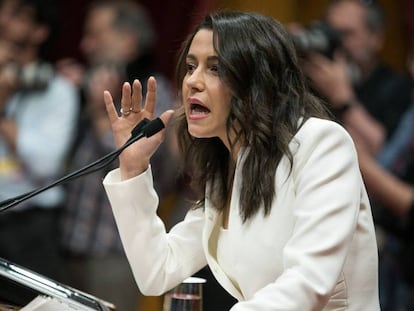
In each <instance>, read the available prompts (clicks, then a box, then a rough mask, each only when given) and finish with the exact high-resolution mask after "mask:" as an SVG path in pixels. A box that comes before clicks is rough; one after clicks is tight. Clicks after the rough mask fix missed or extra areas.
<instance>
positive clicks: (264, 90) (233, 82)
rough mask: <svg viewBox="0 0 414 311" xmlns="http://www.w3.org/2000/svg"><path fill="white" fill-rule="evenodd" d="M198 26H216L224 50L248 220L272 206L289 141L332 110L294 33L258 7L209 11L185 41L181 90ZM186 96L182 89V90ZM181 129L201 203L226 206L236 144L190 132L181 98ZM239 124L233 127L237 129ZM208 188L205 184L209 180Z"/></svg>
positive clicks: (219, 49) (222, 71) (222, 65)
mask: <svg viewBox="0 0 414 311" xmlns="http://www.w3.org/2000/svg"><path fill="white" fill-rule="evenodd" d="M200 29H210V30H212V31H213V41H214V48H215V51H216V53H217V55H218V58H219V77H220V79H221V80H222V82H223V83H224V84H225V85H226V86H228V87H229V88H230V90H231V91H232V94H233V98H232V102H231V104H232V107H231V112H230V115H229V116H228V119H227V129H228V133H229V131H230V130H231V129H232V125H233V124H235V121H237V123H238V124H240V125H241V129H240V130H238V131H237V137H236V139H235V140H233V141H231V143H232V144H233V145H234V144H235V143H236V141H241V142H243V146H245V147H247V148H243V150H246V151H247V152H246V154H245V161H244V165H243V168H242V176H243V181H242V185H241V191H240V215H241V217H242V219H243V221H246V220H247V219H249V217H251V216H253V215H254V214H256V213H257V212H258V211H259V210H260V209H262V210H263V212H264V214H265V215H266V214H268V213H269V211H270V208H271V204H272V200H273V198H274V196H275V195H276V193H275V186H274V185H275V171H276V168H277V166H278V164H279V162H280V160H281V158H282V157H283V156H287V157H288V158H289V160H290V163H291V165H292V164H293V157H292V154H291V152H290V150H289V146H288V145H289V142H290V141H291V140H292V138H293V136H294V135H295V133H296V132H297V131H298V128H299V126H300V124H299V123H300V120H301V118H303V119H302V120H303V121H302V123H303V122H304V121H305V120H306V119H308V118H309V117H311V116H315V117H320V118H329V114H328V112H327V109H326V108H325V106H324V105H323V103H322V102H321V101H320V100H319V99H318V98H316V97H315V96H314V95H313V94H312V93H311V92H310V91H309V88H308V86H307V83H306V80H305V77H304V75H303V73H302V70H301V69H300V67H299V64H298V58H297V54H296V50H295V47H294V45H293V42H292V40H291V37H290V35H289V34H288V33H287V32H286V30H285V29H284V27H283V26H282V25H281V24H280V23H279V22H278V21H276V20H275V19H273V18H271V17H268V16H264V15H261V14H258V13H251V12H249V13H247V12H217V13H213V14H209V15H207V16H206V17H205V19H204V20H203V21H202V22H201V23H200V24H199V25H198V26H197V27H196V28H195V30H194V31H193V32H192V33H191V34H190V36H189V37H188V39H187V40H186V41H185V42H184V44H183V46H182V49H181V53H180V55H179V59H178V63H177V68H176V78H177V81H176V83H177V86H178V89H179V90H181V87H182V83H183V78H184V76H185V74H186V70H187V68H186V56H187V53H188V50H189V47H190V45H191V42H192V40H193V38H194V36H195V34H196V33H197V32H198V31H199V30H200ZM179 97H180V99H182V98H181V93H179ZM176 121H177V123H176V125H177V135H178V137H177V138H178V143H179V149H180V152H181V153H182V159H183V163H184V171H185V172H186V173H187V174H188V175H189V176H190V178H191V184H192V186H193V189H194V190H195V193H196V198H197V200H198V202H199V203H198V204H197V205H196V206H203V205H204V204H203V203H204V201H205V198H206V197H208V198H209V200H211V202H212V203H213V206H215V208H217V209H218V210H223V209H224V208H225V206H226V201H227V200H228V198H229V197H230V196H231V187H232V183H231V182H229V180H232V177H233V175H234V165H232V164H231V163H232V156H233V154H232V153H233V150H230V151H229V150H228V149H227V148H226V147H225V145H224V144H223V143H222V141H221V140H220V139H219V138H217V137H212V138H194V137H192V136H191V135H190V134H189V133H188V128H187V127H188V124H187V120H186V116H185V112H184V109H183V106H181V107H180V108H179V109H178V112H177V119H176ZM233 130H234V129H233ZM207 184H210V185H212V187H209V189H210V191H209V192H208V193H207V192H206V185H207Z"/></svg>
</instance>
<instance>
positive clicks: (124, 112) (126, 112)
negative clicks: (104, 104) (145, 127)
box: [120, 108, 132, 117]
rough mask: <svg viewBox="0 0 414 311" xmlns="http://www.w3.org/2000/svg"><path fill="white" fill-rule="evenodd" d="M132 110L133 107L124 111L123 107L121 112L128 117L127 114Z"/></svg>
mask: <svg viewBox="0 0 414 311" xmlns="http://www.w3.org/2000/svg"><path fill="white" fill-rule="evenodd" d="M131 110H132V109H131V108H130V109H129V110H127V111H124V109H122V108H121V110H120V112H121V114H122V115H123V116H124V117H126V116H127V115H129V114H130V113H131Z"/></svg>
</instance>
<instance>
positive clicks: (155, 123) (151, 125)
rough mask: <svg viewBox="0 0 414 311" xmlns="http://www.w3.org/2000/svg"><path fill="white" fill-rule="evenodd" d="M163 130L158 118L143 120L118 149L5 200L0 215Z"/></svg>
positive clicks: (82, 173)
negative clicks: (43, 184) (56, 178)
mask: <svg viewBox="0 0 414 311" xmlns="http://www.w3.org/2000/svg"><path fill="white" fill-rule="evenodd" d="M163 128H164V123H163V122H162V120H161V119H160V118H156V119H154V120H152V121H150V120H148V119H146V118H144V119H143V120H141V122H139V123H138V124H137V125H136V126H135V127H134V128H133V129H132V131H131V137H130V138H129V139H128V140H127V141H126V142H125V144H123V145H122V146H121V147H120V148H118V149H116V150H114V151H112V152H111V153H109V154H107V155H105V156H103V157H102V158H100V159H98V160H96V161H95V162H92V163H90V164H88V165H86V166H84V167H82V168H80V169H79V170H77V171H75V172H72V173H69V174H68V175H65V176H63V177H62V178H60V179H58V180H56V181H54V182H53V183H51V184H49V185H46V186H43V187H41V188H37V189H35V190H32V191H30V192H27V193H24V194H21V195H18V196H16V197H13V198H10V199H6V200H4V201H1V202H0V213H1V212H3V211H5V210H7V209H9V208H11V207H13V206H16V205H18V204H20V203H22V202H23V201H26V200H27V199H30V198H31V197H34V196H35V195H38V194H40V193H42V192H44V191H46V190H48V189H50V188H53V187H55V186H57V185H60V184H63V183H66V182H68V181H71V180H74V179H76V178H78V177H81V176H84V175H87V174H90V173H93V172H96V171H98V170H100V169H102V168H104V167H106V166H108V165H109V164H111V163H112V162H113V161H114V160H115V159H116V158H117V157H118V156H119V155H120V154H121V152H122V151H124V149H125V148H127V147H128V146H130V145H132V144H133V143H134V142H136V141H137V140H139V139H141V138H143V137H147V138H148V137H151V136H152V135H154V134H156V133H158V132H159V131H161V130H162V129H163Z"/></svg>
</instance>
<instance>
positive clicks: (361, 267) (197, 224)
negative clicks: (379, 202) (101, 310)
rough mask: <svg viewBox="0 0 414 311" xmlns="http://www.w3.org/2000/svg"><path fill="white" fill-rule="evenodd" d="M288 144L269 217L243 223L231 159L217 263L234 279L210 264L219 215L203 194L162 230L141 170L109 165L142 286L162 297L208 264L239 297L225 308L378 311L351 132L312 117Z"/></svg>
mask: <svg viewBox="0 0 414 311" xmlns="http://www.w3.org/2000/svg"><path fill="white" fill-rule="evenodd" d="M290 148H291V150H292V152H293V167H292V170H291V171H290V163H289V161H288V159H287V158H286V157H284V158H282V160H281V162H280V164H279V166H278V168H277V170H276V180H275V189H276V197H275V198H274V201H273V204H272V209H271V212H270V214H269V215H267V216H264V215H263V213H262V212H259V213H258V214H257V215H255V216H254V217H253V218H251V219H249V220H248V221H247V222H246V223H244V224H243V223H242V221H241V218H240V215H239V193H240V185H241V181H242V176H241V164H242V163H243V156H239V159H238V162H237V168H236V174H235V180H234V186H233V187H234V188H233V195H232V198H231V204H230V215H229V225H228V234H229V240H230V241H231V244H230V245H228V249H229V253H228V254H227V258H228V260H229V261H230V262H227V263H226V264H227V266H228V264H231V265H232V266H234V269H235V271H237V274H236V276H235V279H234V280H233V281H234V282H232V281H231V280H230V279H229V277H228V276H227V275H226V274H225V272H224V271H223V269H222V268H221V266H220V265H219V263H218V262H217V257H216V250H217V239H218V232H219V231H220V230H219V228H220V226H221V217H220V215H219V214H218V213H217V211H216V210H215V209H214V208H213V207H212V206H211V202H210V201H209V200H208V198H206V203H205V208H204V209H202V208H199V209H196V210H191V211H190V212H188V214H187V215H186V217H185V219H184V220H183V221H182V222H180V223H178V224H177V225H176V226H174V228H172V229H171V231H170V232H169V233H166V231H165V227H164V225H163V223H162V221H161V220H160V218H158V217H157V215H156V210H157V206H158V197H157V194H156V193H155V191H154V189H153V183H152V174H151V170H150V168H149V169H148V170H147V171H146V172H144V173H143V174H141V175H140V176H137V177H135V178H132V179H129V180H126V181H121V180H120V175H119V171H118V170H115V171H112V172H110V173H109V174H108V176H107V177H106V178H105V180H104V186H105V189H106V191H107V194H108V196H109V199H110V202H111V205H112V208H113V212H114V215H115V219H116V222H117V224H118V228H119V232H120V235H121V238H122V241H123V245H124V248H125V251H126V254H127V257H128V259H129V262H130V265H131V267H132V271H133V273H134V276H135V279H136V281H137V284H138V286H139V288H140V290H141V291H142V293H143V294H145V295H161V294H163V293H164V292H166V291H167V290H169V289H171V288H172V287H174V286H175V285H177V284H179V283H180V282H181V281H183V280H184V279H185V278H187V277H189V276H191V275H193V274H194V273H195V272H197V271H198V270H200V269H201V268H202V267H203V266H205V265H206V264H208V265H209V266H210V268H211V270H212V272H213V273H214V275H215V277H216V278H217V280H218V282H219V283H220V284H221V285H222V286H223V287H224V288H225V289H226V290H227V291H228V292H229V293H230V294H232V295H233V296H234V297H235V298H237V299H238V301H239V302H238V303H237V304H235V305H234V306H233V307H232V309H231V310H232V311H253V310H254V311H257V310H275V311H276V310H280V311H282V310H283V311H307V310H309V311H311V310H312V311H315V310H325V311H328V310H330V311H331V310H332V311H333V310H335V311H339V310H349V311H357V310H358V311H378V310H380V308H379V302H378V266H377V265H378V257H377V245H376V239H375V233H374V225H373V220H372V215H371V210H370V204H369V201H368V197H367V194H366V191H365V188H364V184H363V181H362V178H361V175H360V172H359V167H358V160H357V155H356V151H355V148H354V144H353V142H352V140H351V138H350V136H349V135H348V133H347V132H346V131H345V130H344V129H343V128H342V127H341V126H340V125H338V124H336V123H335V122H332V121H327V120H321V119H316V118H311V119H309V120H308V121H306V122H305V124H304V125H303V126H302V127H301V129H300V130H299V131H298V133H297V134H296V135H295V137H294V139H293V140H292V142H291V144H290ZM268 173H271V172H263V174H268Z"/></svg>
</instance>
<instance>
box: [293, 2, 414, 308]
mask: <svg viewBox="0 0 414 311" xmlns="http://www.w3.org/2000/svg"><path fill="white" fill-rule="evenodd" d="M383 13H384V12H383V10H382V7H381V6H380V4H379V3H378V2H377V1H359V0H330V1H328V5H327V8H326V11H325V15H324V18H323V22H324V23H325V24H324V25H325V27H327V28H326V29H329V31H331V33H329V32H328V31H326V33H327V34H332V37H330V38H328V39H329V40H331V43H332V45H333V47H332V48H331V49H330V50H327V52H330V54H328V53H320V52H318V51H309V53H306V51H302V52H305V53H304V62H303V68H304V71H305V73H306V74H307V76H308V77H309V80H310V83H311V85H312V87H313V88H314V89H315V91H316V92H317V93H318V94H320V95H321V96H322V97H323V98H325V99H326V101H327V103H328V105H329V106H330V107H331V108H332V111H333V112H334V113H335V115H336V116H337V117H338V121H339V122H341V123H342V124H343V125H344V126H345V127H346V129H347V130H348V132H349V133H350V134H351V135H352V137H353V139H354V141H356V142H358V145H359V150H363V154H362V155H361V156H360V159H366V158H372V159H374V160H375V159H376V158H377V157H378V156H379V155H380V153H381V151H382V149H383V147H384V145H385V144H386V143H387V141H388V140H389V139H390V138H391V137H393V135H394V133H395V132H396V129H397V128H398V126H399V124H400V121H401V119H402V116H403V115H404V112H405V111H406V110H407V109H408V107H409V105H410V103H411V92H412V84H411V81H410V79H409V78H408V77H406V76H404V75H402V74H399V73H397V72H396V71H394V70H392V69H391V68H390V67H389V66H388V65H387V64H386V63H385V62H383V61H382V60H381V58H380V56H379V55H380V52H381V50H382V48H383V44H384V34H385V20H384V14H383ZM293 31H294V32H293V33H294V35H295V31H299V32H300V31H303V30H301V29H300V30H295V29H294V30H293ZM299 32H297V33H299ZM335 40H337V41H336V42H335ZM411 122H412V121H411ZM361 152H362V151H361ZM364 165H365V162H364V163H361V168H362V171H364ZM368 167H371V166H368ZM365 175H366V176H370V174H368V173H366V174H365ZM379 176H381V175H379ZM381 182H386V181H383V180H378V183H381ZM370 189H371V192H370ZM368 193H369V195H370V197H371V200H372V205H373V214H374V221H375V223H376V229H377V237H378V240H379V247H380V275H379V277H380V299H381V305H382V308H383V309H384V310H388V309H386V306H389V305H392V306H393V307H394V308H395V307H396V304H397V303H396V299H398V298H397V294H396V292H397V291H398V290H397V289H398V288H400V283H401V280H400V278H398V277H396V275H398V274H396V273H395V268H396V266H397V265H398V262H399V256H400V255H399V252H398V251H396V243H395V241H394V240H395V239H394V235H395V234H396V232H395V230H396V226H393V225H391V224H395V223H396V220H395V217H394V216H393V212H392V211H391V210H392V209H390V207H389V206H388V205H386V204H384V203H383V202H382V201H381V200H378V201H377V199H376V198H377V196H376V193H377V192H376V191H375V186H372V185H371V186H370V187H368ZM394 208H396V207H394ZM397 240H398V239H397ZM390 310H397V309H390Z"/></svg>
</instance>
